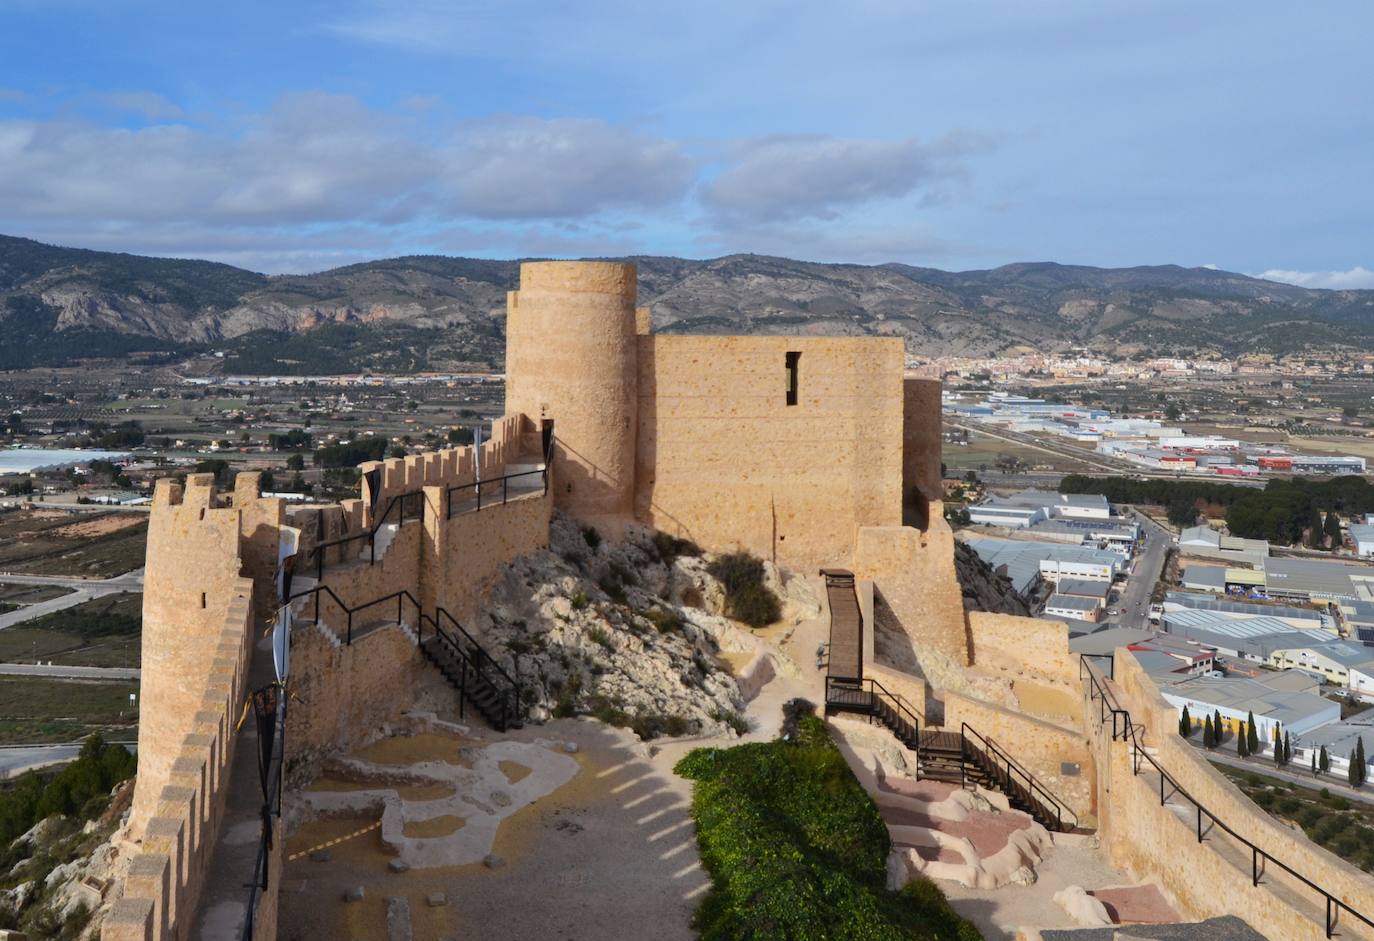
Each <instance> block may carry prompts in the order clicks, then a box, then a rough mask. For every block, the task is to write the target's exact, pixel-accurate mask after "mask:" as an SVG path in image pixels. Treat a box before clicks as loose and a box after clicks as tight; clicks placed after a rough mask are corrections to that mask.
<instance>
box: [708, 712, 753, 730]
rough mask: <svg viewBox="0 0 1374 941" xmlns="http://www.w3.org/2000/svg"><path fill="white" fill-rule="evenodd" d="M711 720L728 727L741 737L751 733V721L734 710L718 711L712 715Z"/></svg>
mask: <svg viewBox="0 0 1374 941" xmlns="http://www.w3.org/2000/svg"><path fill="white" fill-rule="evenodd" d="M711 718H712V719H714V720H716V721H717V722H720V723H723V724H725V725H728V726H729V727H730V728H732V729H734V730H735V732H736V733H737V734H739V735H747V734H748V733H749V720H748V719H746V718H745V717H744V716H743V715H742V714H741V713H738V712H734V711H733V710H726V709H717V710H716V711H715V712H713V713H711Z"/></svg>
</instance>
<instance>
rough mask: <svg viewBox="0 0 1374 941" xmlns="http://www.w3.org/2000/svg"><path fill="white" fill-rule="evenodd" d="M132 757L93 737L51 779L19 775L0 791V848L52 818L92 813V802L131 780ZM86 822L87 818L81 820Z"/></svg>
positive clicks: (132, 771)
mask: <svg viewBox="0 0 1374 941" xmlns="http://www.w3.org/2000/svg"><path fill="white" fill-rule="evenodd" d="M135 764H136V763H135V760H134V756H133V755H131V754H129V751H128V749H126V748H125V747H124V746H123V745H107V744H105V740H104V739H102V738H101V737H100V736H99V735H92V736H91V737H90V738H88V739H86V741H85V742H84V743H83V744H82V746H81V752H80V754H79V755H78V756H77V758H76V760H75V761H73V762H72V763H71V764H69V765H67V767H65V768H63V769H62V770H61V771H59V772H57V773H56V774H54V775H50V776H47V777H44V776H40V775H39V774H37V773H35V772H32V771H30V772H27V773H25V774H23V775H21V776H20V777H19V779H18V781H16V782H15V784H14V785H13V786H12V787H10V788H7V789H6V790H4V791H0V846H4V845H8V844H9V842H10V841H11V840H13V839H14V838H15V837H17V836H19V835H20V834H22V833H24V832H25V831H26V830H28V829H29V828H30V827H32V826H33V825H34V824H35V823H37V822H38V821H40V820H43V819H44V818H46V817H50V816H52V815H53V814H63V815H68V816H70V815H74V814H77V813H79V812H82V811H83V810H85V809H88V808H89V809H91V810H95V809H96V807H97V804H95V803H92V799H93V798H97V797H104V796H105V795H107V794H108V793H109V792H110V789H111V788H113V787H114V786H115V785H116V784H118V783H120V782H121V781H124V780H125V779H127V778H131V777H133V774H134V768H135ZM83 819H87V818H83Z"/></svg>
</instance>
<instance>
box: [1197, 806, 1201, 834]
mask: <svg viewBox="0 0 1374 941" xmlns="http://www.w3.org/2000/svg"><path fill="white" fill-rule="evenodd" d="M1197 841H1198V842H1199V843H1201V842H1202V805H1201V804H1198V805H1197Z"/></svg>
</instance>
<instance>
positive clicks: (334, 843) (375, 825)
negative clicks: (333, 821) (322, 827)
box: [286, 820, 382, 862]
mask: <svg viewBox="0 0 1374 941" xmlns="http://www.w3.org/2000/svg"><path fill="white" fill-rule="evenodd" d="M381 825H382V822H381V821H380V820H378V821H377V822H376V823H373V824H369V825H367V826H365V827H363V828H362V829H361V830H354V831H353V832H352V833H346V834H344V835H343V836H339V837H335V838H334V839H332V840H326V841H325V842H323V843H321V844H319V845H318V846H312V847H310V849H308V850H301V851H300V852H299V853H292V854H291V855H290V856H288V857H286V859H287V862H295V861H296V860H298V859H300V858H301V857H302V856H309V855H310V854H311V853H314V852H317V851H318V850H323V849H328V848H329V847H331V846H337V845H339V844H340V843H342V842H344V841H345V840H351V839H353V838H354V837H359V836H362V835H363V834H364V833H368V832H370V831H372V830H375V829H377V828H378V827H380V826H381Z"/></svg>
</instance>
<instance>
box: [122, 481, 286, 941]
mask: <svg viewBox="0 0 1374 941" xmlns="http://www.w3.org/2000/svg"><path fill="white" fill-rule="evenodd" d="M164 484H169V482H167V481H162V482H160V483H159V492H160V494H161V496H162V498H163V499H162V502H161V503H159V504H158V505H159V506H161V507H163V508H164V511H163V513H164V515H163V522H166V521H168V520H172V519H175V518H176V516H177V514H176V513H174V512H168V508H170V506H172V504H170V503H168V502H167V500H168V498H169V497H170V496H172V493H171V490H170V487H169V486H163V485H164ZM188 485H189V487H188V491H189V492H188V493H187V500H186V501H185V502H184V503H183V504H182V506H183V508H185V507H188V506H189V507H195V506H196V505H197V503H198V500H199V497H200V496H201V492H203V491H205V490H206V489H207V487H206V486H205V485H204V484H203V483H202V481H199V480H197V481H194V482H192V481H191V480H189V479H188ZM226 518H227V517H226ZM209 531H211V532H219V529H218V527H214V526H213V525H212V527H211V528H210V530H209ZM189 542H191V543H192V544H193V543H194V539H191V540H189ZM150 549H151V541H150ZM252 596H253V583H252V581H251V580H249V579H247V578H240V579H236V580H234V581H233V583H232V585H231V586H230V587H229V588H228V590H227V594H226V595H225V596H224V597H223V598H218V599H216V600H217V602H218V603H217V604H216V605H215V607H214V608H213V609H208V610H213V612H214V614H215V615H216V616H217V621H218V623H217V628H218V629H217V630H216V631H214V632H213V633H211V634H208V635H202V636H198V637H197V638H196V645H197V646H199V647H201V648H202V649H203V651H204V653H205V655H206V656H207V657H208V658H209V664H208V666H207V668H206V669H205V671H204V672H202V673H199V674H197V675H194V676H191V675H188V676H185V677H183V678H182V686H183V687H184V690H185V692H186V694H187V696H188V702H189V701H190V699H189V698H190V697H192V696H193V698H194V704H192V705H188V706H186V707H185V708H186V709H187V712H186V714H185V715H184V716H183V718H184V719H185V720H186V725H187V731H186V732H185V734H183V735H182V736H181V737H180V738H179V739H177V740H176V742H175V743H167V742H162V741H157V742H155V743H154V744H155V747H156V749H158V750H164V751H165V750H170V754H168V755H167V756H166V757H167V758H168V759H170V760H169V761H168V763H167V770H166V774H165V783H160V784H159V787H158V791H157V794H156V795H155V801H154V802H153V803H152V805H151V806H152V812H151V814H150V816H149V817H148V818H147V820H146V822H145V823H144V825H143V827H142V828H141V837H142V842H141V845H140V848H139V852H138V853H137V854H136V855H135V856H134V857H133V859H132V860H131V861H130V864H129V874H128V877H127V879H126V881H125V884H124V895H123V897H122V898H121V899H120V900H119V901H117V902H116V903H115V904H114V906H113V908H112V909H111V910H110V913H109V914H108V915H107V916H106V918H105V920H104V922H103V923H102V925H101V938H102V939H104V941H162V939H171V938H185V937H187V935H188V933H189V931H190V923H191V920H192V919H193V918H194V917H195V912H196V905H197V903H198V901H199V899H200V895H201V891H202V889H203V888H204V884H205V882H204V880H205V874H206V868H207V866H208V864H209V862H210V859H211V857H212V856H213V854H214V847H215V843H216V841H217V840H218V839H219V837H220V824H221V821H222V819H223V814H224V804H225V799H226V796H227V788H226V787H225V782H226V780H227V778H228V774H229V768H230V764H231V763H232V761H233V757H234V742H235V739H236V737H237V736H236V730H237V723H238V718H239V714H240V711H241V709H242V704H243V702H244V700H245V698H246V697H247V695H248V692H249V690H248V689H247V678H248V660H249V656H250V654H251V649H252V643H253V636H254V632H253V623H254V622H253V610H252V607H253V606H252ZM147 654H148V651H147V648H146V646H145V651H144V669H145V671H146V670H147V663H148V660H147ZM143 676H144V679H143V682H144V689H145V690H149V685H148V674H147V673H146V672H145V673H144V675H143ZM153 688H156V686H154V687H153ZM146 701H147V700H146V698H145V709H146ZM145 728H146V726H141V727H140V730H139V731H140V739H139V743H140V749H139V750H140V752H142V743H143V738H142V735H143V731H144V729H145ZM162 734H169V733H162ZM143 761H144V759H143V756H142V755H141V754H140V758H139V762H140V766H139V773H138V780H137V782H136V784H135V795H136V798H137V795H138V792H139V791H140V790H142V791H144V792H145V800H147V798H146V793H147V792H148V791H149V789H150V788H151V787H152V786H153V785H154V784H155V783H159V782H163V781H164V779H163V777H162V776H161V775H160V774H154V773H153V772H152V771H150V769H148V768H147V766H146V765H144V763H143ZM158 770H159V771H160V765H159V769H158ZM277 868H280V867H277ZM244 876H245V878H247V877H248V876H249V874H248V873H245V874H244Z"/></svg>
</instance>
